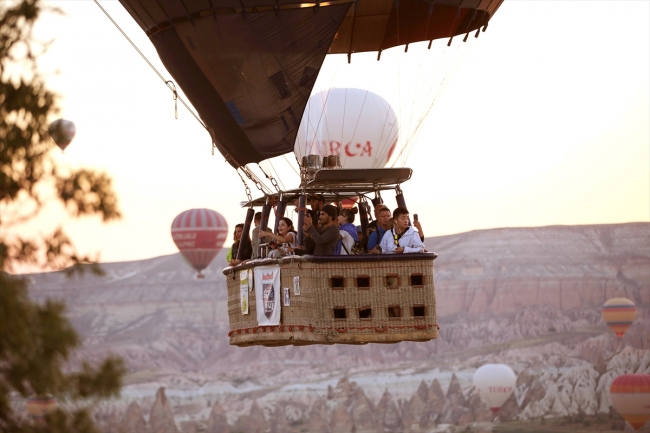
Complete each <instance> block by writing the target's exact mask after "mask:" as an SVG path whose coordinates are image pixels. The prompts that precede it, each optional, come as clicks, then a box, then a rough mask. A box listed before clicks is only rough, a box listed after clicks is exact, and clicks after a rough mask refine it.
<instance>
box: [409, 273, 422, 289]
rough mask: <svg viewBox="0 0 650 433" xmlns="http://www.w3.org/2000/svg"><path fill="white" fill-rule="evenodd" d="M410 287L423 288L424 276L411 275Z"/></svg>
mask: <svg viewBox="0 0 650 433" xmlns="http://www.w3.org/2000/svg"><path fill="white" fill-rule="evenodd" d="M411 286H424V275H422V274H413V275H411Z"/></svg>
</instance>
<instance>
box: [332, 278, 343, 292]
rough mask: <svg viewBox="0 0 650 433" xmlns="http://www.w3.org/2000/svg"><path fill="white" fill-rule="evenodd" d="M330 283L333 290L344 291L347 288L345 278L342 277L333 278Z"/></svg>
mask: <svg viewBox="0 0 650 433" xmlns="http://www.w3.org/2000/svg"><path fill="white" fill-rule="evenodd" d="M330 283H331V285H332V289H342V288H343V287H344V286H345V278H343V277H340V276H336V277H332V278H331V280H330Z"/></svg>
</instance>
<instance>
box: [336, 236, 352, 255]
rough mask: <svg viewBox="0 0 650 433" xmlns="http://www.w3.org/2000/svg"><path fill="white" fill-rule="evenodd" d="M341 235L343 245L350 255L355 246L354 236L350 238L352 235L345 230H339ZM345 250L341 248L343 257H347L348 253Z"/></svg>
mask: <svg viewBox="0 0 650 433" xmlns="http://www.w3.org/2000/svg"><path fill="white" fill-rule="evenodd" d="M339 231H340V233H341V242H342V243H343V245H345V248H347V249H348V251H349V252H350V253H352V247H353V246H354V239H353V238H352V236H350V233H348V232H346V231H345V230H339ZM345 248H343V247H341V254H340V255H342V256H347V255H348V253H347V252H346V251H345Z"/></svg>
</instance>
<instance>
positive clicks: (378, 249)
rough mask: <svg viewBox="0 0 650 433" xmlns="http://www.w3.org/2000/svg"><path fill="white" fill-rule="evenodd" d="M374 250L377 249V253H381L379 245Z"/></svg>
mask: <svg viewBox="0 0 650 433" xmlns="http://www.w3.org/2000/svg"><path fill="white" fill-rule="evenodd" d="M375 248H377V251H379V252H380V253H381V246H380V245H377V246H376V247H375Z"/></svg>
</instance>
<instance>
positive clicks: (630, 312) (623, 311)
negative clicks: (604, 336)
mask: <svg viewBox="0 0 650 433" xmlns="http://www.w3.org/2000/svg"><path fill="white" fill-rule="evenodd" d="M601 313H602V315H603V320H604V321H605V323H607V326H609V327H610V329H611V330H612V331H614V333H615V334H616V336H617V337H618V338H621V337H622V336H623V334H625V331H627V330H628V328H629V327H630V326H632V322H634V319H636V307H635V306H634V302H632V301H630V300H629V299H627V298H612V299H610V300H608V301H607V302H605V304H604V305H603V308H602V310H601Z"/></svg>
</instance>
